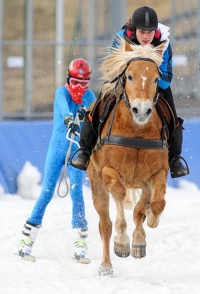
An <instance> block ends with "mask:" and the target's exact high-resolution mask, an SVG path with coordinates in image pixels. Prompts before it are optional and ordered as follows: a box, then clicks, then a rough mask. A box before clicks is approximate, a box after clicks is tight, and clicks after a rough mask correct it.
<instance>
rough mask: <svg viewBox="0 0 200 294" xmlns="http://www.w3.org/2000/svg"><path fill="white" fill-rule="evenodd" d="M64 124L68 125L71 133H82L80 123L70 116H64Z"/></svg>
mask: <svg viewBox="0 0 200 294" xmlns="http://www.w3.org/2000/svg"><path fill="white" fill-rule="evenodd" d="M64 124H65V125H66V127H67V130H70V132H71V133H73V134H76V133H80V127H79V125H78V123H77V122H75V121H74V120H73V119H72V118H71V117H70V116H66V117H65V118H64Z"/></svg>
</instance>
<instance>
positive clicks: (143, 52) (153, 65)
mask: <svg viewBox="0 0 200 294" xmlns="http://www.w3.org/2000/svg"><path fill="white" fill-rule="evenodd" d="M120 43H121V45H120V46H119V48H112V49H111V53H110V54H109V55H108V56H106V57H105V58H104V61H103V64H102V70H103V71H104V76H103V79H105V80H109V82H110V83H106V84H105V85H104V86H103V91H104V93H107V92H110V91H112V90H115V91H116V92H117V94H121V93H122V94H123V97H124V99H125V100H126V105H128V107H129V108H130V111H131V113H132V115H133V119H134V121H135V122H136V123H137V124H139V125H143V124H145V123H147V122H148V120H149V118H150V116H151V114H152V112H153V107H154V105H155V104H156V99H157V84H158V80H159V78H160V71H159V68H158V67H159V66H160V64H161V63H162V51H163V46H164V43H163V44H162V45H160V46H158V47H153V46H152V45H145V46H141V45H132V44H129V43H127V42H126V41H125V40H124V39H121V38H120ZM115 94H116V93H115Z"/></svg>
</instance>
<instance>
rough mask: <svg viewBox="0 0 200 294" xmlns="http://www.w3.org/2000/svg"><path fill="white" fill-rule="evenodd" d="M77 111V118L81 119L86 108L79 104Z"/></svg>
mask: <svg viewBox="0 0 200 294" xmlns="http://www.w3.org/2000/svg"><path fill="white" fill-rule="evenodd" d="M77 113H78V118H79V120H80V121H83V119H84V117H85V113H86V109H85V107H84V106H81V107H80V108H79V109H78V110H77Z"/></svg>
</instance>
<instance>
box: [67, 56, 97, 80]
mask: <svg viewBox="0 0 200 294" xmlns="http://www.w3.org/2000/svg"><path fill="white" fill-rule="evenodd" d="M91 74H92V69H91V66H90V64H89V63H88V62H87V61H86V60H85V59H83V58H77V59H74V60H73V61H71V63H70V64H69V66H68V68H67V82H69V78H70V77H73V78H76V79H81V80H90V77H91Z"/></svg>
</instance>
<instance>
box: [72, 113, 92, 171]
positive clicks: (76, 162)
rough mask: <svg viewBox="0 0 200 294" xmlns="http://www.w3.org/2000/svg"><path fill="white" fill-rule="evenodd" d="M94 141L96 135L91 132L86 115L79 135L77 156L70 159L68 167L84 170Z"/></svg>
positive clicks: (90, 124)
mask: <svg viewBox="0 0 200 294" xmlns="http://www.w3.org/2000/svg"><path fill="white" fill-rule="evenodd" d="M96 141H97V134H96V133H95V132H94V131H93V128H92V123H91V122H90V120H89V119H88V115H86V116H85V119H84V121H83V125H82V128H81V133H80V141H79V145H80V149H79V152H78V156H77V157H74V158H72V160H71V162H70V165H72V166H74V167H76V168H78V169H81V170H86V169H87V166H88V163H89V161H90V155H91V154H92V148H93V146H94V145H95V143H96Z"/></svg>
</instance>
